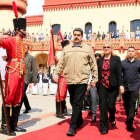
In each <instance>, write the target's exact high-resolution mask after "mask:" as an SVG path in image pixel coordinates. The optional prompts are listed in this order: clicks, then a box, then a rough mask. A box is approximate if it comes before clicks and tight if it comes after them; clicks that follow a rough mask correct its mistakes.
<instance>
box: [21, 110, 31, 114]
mask: <svg viewBox="0 0 140 140" xmlns="http://www.w3.org/2000/svg"><path fill="white" fill-rule="evenodd" d="M30 110H31V109H25V111H24V112H23V113H28V112H29V111H30Z"/></svg>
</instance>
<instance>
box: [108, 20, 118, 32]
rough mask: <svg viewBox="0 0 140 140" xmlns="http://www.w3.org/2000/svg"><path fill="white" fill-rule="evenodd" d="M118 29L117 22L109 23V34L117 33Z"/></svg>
mask: <svg viewBox="0 0 140 140" xmlns="http://www.w3.org/2000/svg"><path fill="white" fill-rule="evenodd" d="M116 29H117V24H116V22H115V21H111V22H110V23H109V32H112V31H114V33H116Z"/></svg>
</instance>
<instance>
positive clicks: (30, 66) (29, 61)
mask: <svg viewBox="0 0 140 140" xmlns="http://www.w3.org/2000/svg"><path fill="white" fill-rule="evenodd" d="M28 50H29V46H28V45H25V73H26V74H25V76H24V88H23V96H22V100H21V107H22V104H23V102H24V105H25V111H24V112H23V113H28V112H29V110H31V107H30V104H29V101H28V98H27V96H26V90H27V87H28V85H29V84H30V83H33V85H34V86H35V85H36V83H37V72H36V61H35V58H34V57H33V56H31V55H30V54H29V53H28Z"/></svg>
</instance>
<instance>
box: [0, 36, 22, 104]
mask: <svg viewBox="0 0 140 140" xmlns="http://www.w3.org/2000/svg"><path fill="white" fill-rule="evenodd" d="M22 41H23V38H22V37H20V36H16V37H15V38H13V37H8V38H7V39H1V42H0V46H1V47H3V48H4V49H6V51H7V57H8V63H7V65H6V74H5V103H6V105H8V106H10V107H12V106H17V105H18V104H20V102H21V98H22V93H23V83H24V74H25V63H24V58H25V46H24V44H23V42H22Z"/></svg>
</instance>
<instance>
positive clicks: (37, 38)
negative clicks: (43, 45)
mask: <svg viewBox="0 0 140 140" xmlns="http://www.w3.org/2000/svg"><path fill="white" fill-rule="evenodd" d="M35 38H36V41H39V35H38V33H37V34H36V36H35Z"/></svg>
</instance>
